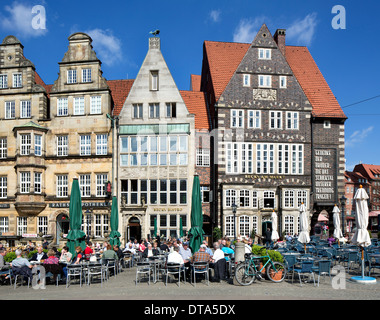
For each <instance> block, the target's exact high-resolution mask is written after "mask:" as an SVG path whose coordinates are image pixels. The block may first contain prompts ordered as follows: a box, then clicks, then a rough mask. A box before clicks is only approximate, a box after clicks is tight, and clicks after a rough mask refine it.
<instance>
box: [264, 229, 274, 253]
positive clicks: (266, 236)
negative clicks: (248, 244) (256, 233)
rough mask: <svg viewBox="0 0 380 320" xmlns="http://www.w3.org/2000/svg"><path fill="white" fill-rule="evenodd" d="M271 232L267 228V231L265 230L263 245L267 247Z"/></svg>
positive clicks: (270, 240) (269, 242)
mask: <svg viewBox="0 0 380 320" xmlns="http://www.w3.org/2000/svg"><path fill="white" fill-rule="evenodd" d="M271 237H272V232H271V231H270V229H269V228H267V231H265V246H266V247H267V248H268V247H269V246H270V244H271V242H272V239H271Z"/></svg>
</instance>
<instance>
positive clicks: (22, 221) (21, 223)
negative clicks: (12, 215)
mask: <svg viewBox="0 0 380 320" xmlns="http://www.w3.org/2000/svg"><path fill="white" fill-rule="evenodd" d="M27 232H28V217H20V216H19V217H17V235H18V236H22V235H23V234H25V233H27Z"/></svg>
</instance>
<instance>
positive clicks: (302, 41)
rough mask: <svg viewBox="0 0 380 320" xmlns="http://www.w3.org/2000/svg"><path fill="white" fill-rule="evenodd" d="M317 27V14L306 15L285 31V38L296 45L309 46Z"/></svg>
mask: <svg viewBox="0 0 380 320" xmlns="http://www.w3.org/2000/svg"><path fill="white" fill-rule="evenodd" d="M316 27H317V14H316V13H315V12H314V13H311V14H308V15H307V16H306V17H305V18H304V19H302V20H296V21H295V22H293V23H292V24H291V25H290V27H288V29H287V30H286V37H287V39H289V40H291V41H295V42H296V44H297V45H305V46H310V45H311V42H312V40H313V38H314V34H315V29H316Z"/></svg>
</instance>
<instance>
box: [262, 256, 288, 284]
mask: <svg viewBox="0 0 380 320" xmlns="http://www.w3.org/2000/svg"><path fill="white" fill-rule="evenodd" d="M266 269H267V276H268V279H269V280H271V281H273V282H281V281H283V280H284V279H285V277H286V268H285V266H284V265H283V264H282V263H280V262H277V261H275V262H273V264H268V265H267V267H266Z"/></svg>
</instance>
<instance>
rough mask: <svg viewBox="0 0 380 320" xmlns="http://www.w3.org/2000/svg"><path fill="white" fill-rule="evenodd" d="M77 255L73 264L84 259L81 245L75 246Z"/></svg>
mask: <svg viewBox="0 0 380 320" xmlns="http://www.w3.org/2000/svg"><path fill="white" fill-rule="evenodd" d="M75 252H76V256H75V258H74V259H73V264H79V263H80V262H81V261H82V260H83V259H84V253H83V251H82V248H81V246H78V247H76V248H75Z"/></svg>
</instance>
